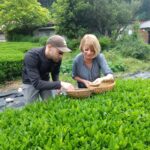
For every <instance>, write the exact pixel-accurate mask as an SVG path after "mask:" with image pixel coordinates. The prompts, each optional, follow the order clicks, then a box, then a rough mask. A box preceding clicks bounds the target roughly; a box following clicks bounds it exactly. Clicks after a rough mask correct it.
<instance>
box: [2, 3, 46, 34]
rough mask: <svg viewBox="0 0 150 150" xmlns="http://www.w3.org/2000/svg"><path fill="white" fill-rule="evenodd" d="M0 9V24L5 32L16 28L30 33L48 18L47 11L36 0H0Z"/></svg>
mask: <svg viewBox="0 0 150 150" xmlns="http://www.w3.org/2000/svg"><path fill="white" fill-rule="evenodd" d="M0 9H1V11H0V26H1V27H2V30H3V31H4V32H5V33H10V32H13V31H17V30H19V31H20V32H24V33H32V30H33V29H34V28H35V27H38V26H41V25H43V24H46V23H47V22H48V20H49V11H48V10H47V9H46V8H42V7H41V5H40V3H38V2H37V0H32V1H30V0H21V1H20V0H11V1H10V0H1V2H0Z"/></svg>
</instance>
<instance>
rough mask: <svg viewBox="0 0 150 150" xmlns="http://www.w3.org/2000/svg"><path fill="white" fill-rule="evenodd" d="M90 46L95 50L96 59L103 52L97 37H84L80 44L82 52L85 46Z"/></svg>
mask: <svg viewBox="0 0 150 150" xmlns="http://www.w3.org/2000/svg"><path fill="white" fill-rule="evenodd" d="M86 44H87V45H88V46H89V47H90V48H91V49H93V50H94V52H95V55H94V57H96V56H97V55H98V54H99V52H100V51H101V46H100V43H99V41H98V39H97V37H96V36H95V35H93V34H85V35H84V36H83V38H82V39H81V42H80V47H79V48H80V50H81V51H83V47H84V46H85V45H86Z"/></svg>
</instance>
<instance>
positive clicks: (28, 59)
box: [25, 54, 61, 90]
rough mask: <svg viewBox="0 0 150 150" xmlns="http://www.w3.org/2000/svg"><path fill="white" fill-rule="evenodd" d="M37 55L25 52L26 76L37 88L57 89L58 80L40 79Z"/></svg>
mask: <svg viewBox="0 0 150 150" xmlns="http://www.w3.org/2000/svg"><path fill="white" fill-rule="evenodd" d="M38 60H39V59H38V56H36V55H35V56H34V57H33V56H32V55H30V54H27V55H26V56H25V66H26V71H27V75H28V78H29V80H30V82H31V83H32V85H33V86H34V87H35V88H36V89H38V90H50V89H59V88H60V87H61V84H60V81H55V82H50V81H44V80H41V77H40V73H39V70H38Z"/></svg>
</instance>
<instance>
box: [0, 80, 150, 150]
mask: <svg viewBox="0 0 150 150" xmlns="http://www.w3.org/2000/svg"><path fill="white" fill-rule="evenodd" d="M149 85H150V80H140V79H138V80H117V81H116V87H115V88H114V89H113V90H112V91H109V92H106V93H103V94H99V95H92V96H91V97H89V98H87V99H82V100H80V99H72V98H69V97H67V96H58V97H56V98H55V99H49V100H47V101H44V102H36V103H34V104H29V105H27V106H26V107H24V108H23V109H21V110H13V109H6V110H5V111H4V112H1V113H0V149H3V150H17V149H18V150H20V149H25V150H26V149H34V150H35V149H37V150H43V149H45V150H60V149H61V150H79V149H80V150H99V149H102V150H106V149H107V150H116V149H119V150H121V149H122V150H128V149H129V150H149V149H150V86H149Z"/></svg>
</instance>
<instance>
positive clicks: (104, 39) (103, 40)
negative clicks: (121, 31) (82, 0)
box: [99, 36, 112, 50]
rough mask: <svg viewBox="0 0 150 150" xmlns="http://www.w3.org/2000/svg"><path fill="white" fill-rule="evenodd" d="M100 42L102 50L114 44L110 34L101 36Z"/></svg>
mask: <svg viewBox="0 0 150 150" xmlns="http://www.w3.org/2000/svg"><path fill="white" fill-rule="evenodd" d="M99 42H100V45H101V48H102V50H108V49H109V48H110V47H111V46H112V40H111V38H110V37H108V36H102V37H100V38H99Z"/></svg>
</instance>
